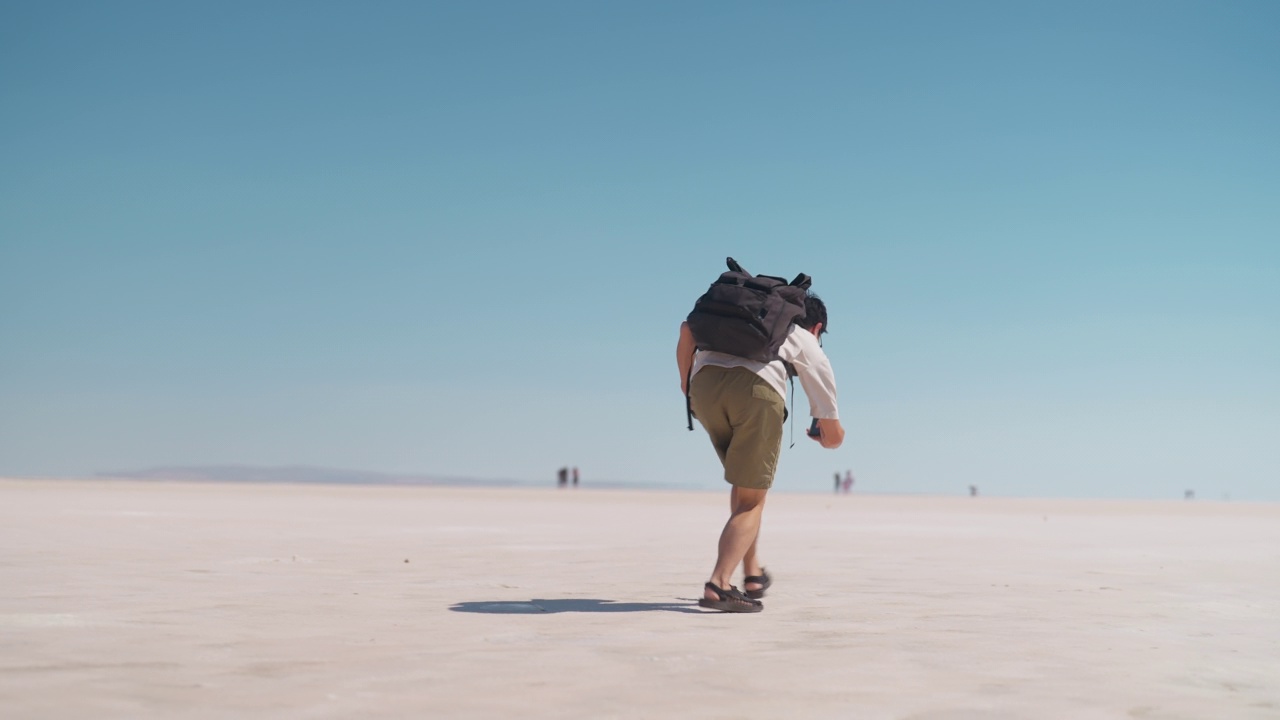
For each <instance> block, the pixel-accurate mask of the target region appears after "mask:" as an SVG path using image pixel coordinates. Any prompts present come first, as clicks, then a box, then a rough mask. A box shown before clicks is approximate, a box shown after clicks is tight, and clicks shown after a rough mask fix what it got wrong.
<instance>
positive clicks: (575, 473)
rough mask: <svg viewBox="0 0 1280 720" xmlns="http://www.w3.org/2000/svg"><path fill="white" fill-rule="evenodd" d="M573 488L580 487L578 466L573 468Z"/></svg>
mask: <svg viewBox="0 0 1280 720" xmlns="http://www.w3.org/2000/svg"><path fill="white" fill-rule="evenodd" d="M573 486H574V487H578V468H577V466H574V468H573Z"/></svg>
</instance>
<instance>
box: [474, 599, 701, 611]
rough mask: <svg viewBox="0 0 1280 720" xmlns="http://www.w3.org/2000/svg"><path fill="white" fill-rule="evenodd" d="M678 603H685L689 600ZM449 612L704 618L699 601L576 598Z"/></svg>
mask: <svg viewBox="0 0 1280 720" xmlns="http://www.w3.org/2000/svg"><path fill="white" fill-rule="evenodd" d="M678 599H680V600H685V599H686V598H678ZM449 609H450V610H452V611H453V612H466V613H484V614H494V615H535V614H539V613H565V612H584V613H598V612H606V613H607V612H679V613H694V614H696V615H701V614H702V611H701V610H699V609H698V605H697V601H696V600H689V601H688V602H687V603H677V602H666V603H660V602H658V603H644V602H617V601H614V600H600V599H595V598H592V599H577V598H573V599H563V600H547V599H534V600H529V601H527V602H525V601H509V600H476V601H468V602H460V603H455V604H453V605H451V606H449Z"/></svg>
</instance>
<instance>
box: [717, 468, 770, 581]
mask: <svg viewBox="0 0 1280 720" xmlns="http://www.w3.org/2000/svg"><path fill="white" fill-rule="evenodd" d="M768 492H769V491H768V490H753V489H750V488H740V487H737V486H735V487H734V488H733V491H732V492H731V493H730V494H729V504H730V508H729V511H730V513H729V521H728V522H727V523H725V524H724V530H723V531H721V533H720V549H719V555H718V556H717V557H716V567H715V569H714V570H713V571H712V572H711V582H713V583H715V585H716V586H718V587H720V588H725V589H727V588H728V587H729V586H730V585H732V584H733V573H734V571H736V570H737V569H738V565H740V564H742V563H743V559H744V558H745V557H746V555H747V553H748V552H752V553H753V554H752V559H753V560H754V559H755V556H754V546H755V543H756V537H757V536H758V535H759V534H760V517H761V515H762V514H763V512H764V496H765V494H766V493H768ZM704 594H705V595H706V597H707V598H708V599H710V600H715V599H717V598H716V594H715V593H713V592H711V590H706V591H705V592H704Z"/></svg>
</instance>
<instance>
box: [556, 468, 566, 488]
mask: <svg viewBox="0 0 1280 720" xmlns="http://www.w3.org/2000/svg"><path fill="white" fill-rule="evenodd" d="M568 484H569V468H567V467H562V468H560V469H559V470H557V471H556V487H564V486H565V485H568Z"/></svg>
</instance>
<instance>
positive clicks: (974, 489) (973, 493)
mask: <svg viewBox="0 0 1280 720" xmlns="http://www.w3.org/2000/svg"><path fill="white" fill-rule="evenodd" d="M969 497H978V486H977V485H970V486H969Z"/></svg>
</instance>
